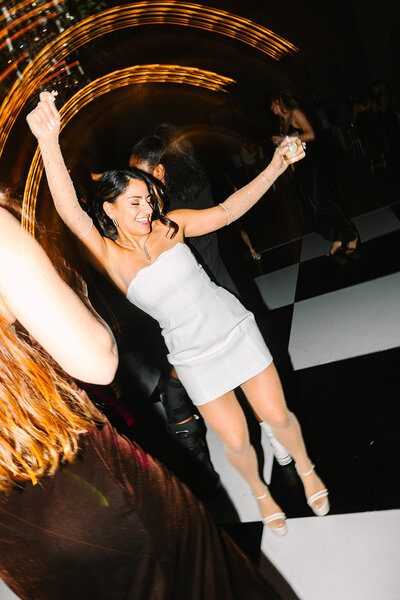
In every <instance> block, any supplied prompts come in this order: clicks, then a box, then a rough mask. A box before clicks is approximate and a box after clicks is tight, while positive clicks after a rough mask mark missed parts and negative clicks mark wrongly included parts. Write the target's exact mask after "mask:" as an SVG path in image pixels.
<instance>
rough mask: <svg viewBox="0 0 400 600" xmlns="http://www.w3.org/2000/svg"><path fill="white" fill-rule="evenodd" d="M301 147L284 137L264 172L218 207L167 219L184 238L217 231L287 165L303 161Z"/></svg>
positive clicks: (180, 212)
mask: <svg viewBox="0 0 400 600" xmlns="http://www.w3.org/2000/svg"><path fill="white" fill-rule="evenodd" d="M304 156H305V153H304V147H303V144H302V143H301V142H300V140H299V139H298V138H287V140H285V142H284V143H282V144H281V145H280V146H279V148H277V149H276V150H275V154H274V156H273V158H272V160H271V162H270V164H269V165H268V166H267V168H266V169H264V171H261V173H260V174H259V175H257V177H255V178H254V179H253V180H252V181H250V183H248V184H247V185H245V186H244V187H242V188H241V189H240V190H237V191H236V192H235V193H234V194H232V195H231V196H229V198H227V199H226V200H225V202H222V204H220V205H219V206H214V207H213V208H206V209H205V210H187V209H182V210H174V211H172V212H171V213H169V217H170V218H171V219H172V220H173V221H176V222H177V223H178V224H179V226H180V227H182V229H183V232H184V236H185V237H196V236H199V235H204V234H206V233H210V232H211V231H216V230H217V229H221V228H222V227H224V226H225V225H229V224H230V223H232V221H236V220H237V219H239V218H240V217H241V216H242V215H244V214H245V213H246V212H247V211H248V210H250V208H251V207H252V206H254V205H255V204H256V203H257V202H258V201H259V200H260V198H262V197H263V196H264V194H265V193H266V192H267V191H268V190H269V188H270V187H271V186H272V184H273V183H274V182H275V181H276V179H278V177H279V176H280V175H281V174H282V173H283V172H284V171H285V170H286V169H287V167H288V165H289V164H290V163H294V162H297V161H298V160H301V159H302V158H304Z"/></svg>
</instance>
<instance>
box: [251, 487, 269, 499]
mask: <svg viewBox="0 0 400 600" xmlns="http://www.w3.org/2000/svg"><path fill="white" fill-rule="evenodd" d="M264 490H265V492H264V493H263V494H262V495H261V496H254V494H253V496H254V498H255V499H256V500H262V499H263V498H266V497H267V496H268V488H267V486H265V487H264Z"/></svg>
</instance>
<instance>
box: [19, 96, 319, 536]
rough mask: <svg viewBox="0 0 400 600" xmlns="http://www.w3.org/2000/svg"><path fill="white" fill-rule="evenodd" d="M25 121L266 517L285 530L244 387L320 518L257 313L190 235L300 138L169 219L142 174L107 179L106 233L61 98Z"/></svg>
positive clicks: (93, 252)
mask: <svg viewBox="0 0 400 600" xmlns="http://www.w3.org/2000/svg"><path fill="white" fill-rule="evenodd" d="M27 120H28V124H29V126H30V128H31V131H32V133H33V134H34V135H35V136H36V138H37V139H38V142H39V146H40V149H41V153H42V157H43V161H44V166H45V170H46V175H47V180H48V183H49V187H50V191H51V193H52V196H53V199H54V204H55V207H56V210H57V212H58V214H59V215H60V217H61V218H62V220H63V221H64V223H65V224H66V225H67V226H68V227H69V229H70V230H71V231H72V232H73V233H74V234H75V235H76V236H77V238H78V239H79V240H80V242H81V245H82V247H83V249H84V252H85V254H86V256H87V258H88V260H90V261H91V263H92V264H93V265H94V266H95V267H96V268H97V269H98V270H99V271H100V272H102V273H103V274H105V275H107V276H108V278H109V279H110V280H111V281H112V282H113V283H114V285H116V287H117V288H119V289H120V290H121V292H122V293H123V294H124V295H126V296H127V297H128V299H129V300H130V301H131V302H133V303H134V304H136V305H137V306H139V307H140V308H142V309H143V310H145V311H146V312H147V313H149V314H150V315H151V316H153V317H154V318H155V319H157V320H158V321H159V323H160V326H161V328H162V333H163V335H164V337H165V341H166V344H167V347H168V350H169V355H168V358H169V360H170V362H171V364H172V365H173V366H174V367H175V369H176V371H177V373H178V376H179V378H180V380H181V381H182V383H183V385H184V386H185V387H186V388H187V391H188V394H189V396H190V397H191V399H192V401H193V402H194V403H195V404H196V405H197V407H198V409H199V411H200V413H201V414H202V416H203V417H204V419H205V421H206V422H207V423H208V424H209V425H210V426H211V427H212V428H213V429H214V430H215V431H216V433H217V434H218V435H219V436H220V437H221V439H222V440H223V442H224V445H225V452H226V455H227V458H228V460H229V461H230V463H231V464H232V465H233V466H234V467H236V469H237V470H238V471H239V472H240V473H241V475H242V476H243V477H244V478H245V480H246V481H247V482H248V484H249V485H250V487H251V490H252V492H253V494H254V496H255V498H256V499H257V501H258V503H259V509H260V512H261V517H262V521H263V523H264V524H266V525H268V526H269V527H270V529H271V530H272V531H273V532H274V533H276V534H278V535H284V534H285V533H286V527H285V515H284V513H283V512H282V511H281V509H280V507H279V506H278V505H277V503H276V502H275V501H274V500H273V498H272V496H271V495H270V493H269V491H268V488H267V487H266V486H265V484H264V482H263V481H262V480H261V478H260V476H259V473H258V464H257V458H256V453H255V450H254V448H253V446H252V445H251V444H250V440H249V433H248V429H247V424H246V420H245V417H244V414H243V412H242V409H241V408H240V406H239V404H238V402H237V400H236V397H235V395H234V392H233V390H234V388H235V387H237V386H238V385H240V386H241V387H242V390H243V392H244V393H245V395H246V397H247V399H248V401H249V402H250V404H251V405H252V407H253V409H254V410H255V412H256V413H257V414H258V415H260V417H261V418H262V419H263V420H264V421H266V422H267V423H269V424H270V426H271V427H272V429H273V431H274V434H275V436H276V438H277V439H278V441H279V442H281V443H282V444H283V445H284V446H285V447H286V448H287V449H288V450H289V452H290V454H291V455H292V456H293V458H294V460H295V462H296V467H297V471H298V473H299V476H300V477H301V479H302V482H303V485H304V489H305V495H306V498H307V501H308V504H309V506H310V507H311V509H312V510H313V511H314V513H315V514H317V515H319V516H323V515H325V514H327V512H328V511H329V501H328V497H327V496H328V492H327V490H326V488H325V486H324V484H323V482H322V481H321V479H320V478H319V477H318V475H317V474H316V472H315V470H314V465H313V464H312V462H311V460H310V458H309V457H308V455H307V451H306V448H305V445H304V441H303V438H302V434H301V430H300V426H299V424H298V421H297V419H296V417H295V416H294V414H293V413H291V412H290V411H289V410H288V408H287V406H286V403H285V399H284V395H283V391H282V386H281V383H280V380H279V377H278V374H277V372H276V369H275V367H274V365H273V362H272V357H271V355H270V353H269V351H268V348H267V347H266V346H265V343H264V341H263V338H262V336H261V334H260V332H259V331H258V329H257V326H256V325H255V322H254V317H253V315H252V314H251V313H249V312H248V311H247V310H245V309H244V307H243V306H242V305H241V304H240V302H239V301H238V300H237V299H236V298H235V297H234V296H233V295H232V294H230V293H229V292H227V291H226V290H224V289H223V288H220V287H218V286H216V285H215V284H213V283H212V282H211V281H210V279H209V278H208V276H207V275H206V274H205V272H204V271H203V269H202V268H201V267H200V265H198V263H197V261H196V260H195V258H194V256H193V255H192V253H191V252H190V250H189V248H188V247H187V246H186V245H185V243H184V240H185V237H196V236H200V235H204V234H206V233H209V232H211V231H216V230H218V229H220V228H222V227H224V226H226V225H227V224H229V223H230V222H232V221H233V220H235V219H238V218H239V217H241V216H242V215H243V214H244V213H245V212H246V211H247V210H249V209H250V208H251V207H252V206H253V205H254V204H255V203H256V202H257V201H258V200H259V199H260V198H261V197H262V196H263V195H264V194H265V193H266V191H267V190H268V189H269V188H270V187H271V185H272V184H273V183H274V181H275V180H276V179H277V178H278V177H279V175H281V173H283V172H284V171H285V169H286V168H287V166H288V164H289V163H293V162H296V161H297V160H300V159H301V158H303V157H304V149H303V146H302V144H301V143H300V141H299V140H297V142H296V140H294V139H292V138H290V139H289V140H288V145H284V146H280V148H279V149H277V150H276V152H275V154H274V156H273V158H272V161H271V163H270V164H269V165H268V166H267V168H266V169H265V170H264V171H262V172H261V173H260V174H259V175H258V176H257V177H256V178H255V179H253V181H251V182H250V183H249V184H248V185H246V186H245V187H244V188H242V189H240V190H238V191H237V192H235V193H234V194H233V195H232V196H230V197H229V198H228V199H227V200H225V202H224V203H223V204H221V205H220V206H216V207H213V208H209V209H205V210H188V209H181V210H175V211H172V212H170V213H169V214H168V215H163V214H162V201H161V196H160V192H159V188H158V186H157V183H156V182H155V180H154V179H153V178H151V176H149V175H148V174H146V173H143V172H141V171H139V170H135V169H131V170H129V171H111V172H107V173H105V174H103V176H102V178H101V180H100V181H99V182H98V185H97V189H96V193H95V198H94V216H95V218H96V221H97V224H98V226H99V228H100V229H101V230H102V233H100V231H99V230H98V229H97V228H96V227H93V221H92V219H91V218H90V217H89V215H88V214H87V213H86V212H85V211H84V210H83V209H82V208H81V207H80V205H79V203H78V200H77V197H76V193H75V190H74V187H73V184H72V182H71V179H70V177H69V175H68V171H67V169H66V166H65V164H64V160H63V157H62V154H61V150H60V147H59V145H58V135H59V123H60V118H59V114H58V111H57V109H56V107H55V103H54V94H50V93H48V92H44V93H42V94H41V95H40V102H39V104H38V106H37V107H36V108H35V109H34V110H33V111H32V112H31V113H30V114H29V115H28V117H27Z"/></svg>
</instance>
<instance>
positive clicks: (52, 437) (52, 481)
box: [0, 202, 281, 600]
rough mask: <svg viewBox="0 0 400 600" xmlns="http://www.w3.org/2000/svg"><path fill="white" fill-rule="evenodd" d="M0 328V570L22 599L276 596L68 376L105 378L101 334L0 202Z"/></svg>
mask: <svg viewBox="0 0 400 600" xmlns="http://www.w3.org/2000/svg"><path fill="white" fill-rule="evenodd" d="M3 203H4V202H3ZM28 293H29V302H27V301H26V297H27V294H28ZM0 330H1V342H0V406H1V410H0V529H1V536H0V576H1V578H2V579H3V580H4V581H5V582H6V583H7V585H9V586H10V588H11V589H12V590H13V591H14V592H15V593H16V594H17V595H18V596H19V597H20V598H21V599H22V600H33V599H40V600H55V599H57V600H64V599H65V600H67V599H71V598H73V599H74V600H75V599H78V600H79V599H82V600H88V599H91V598H93V599H94V598H96V600H102V599H103V600H111V599H112V600H118V599H121V600H122V599H128V598H131V599H132V600H133V599H135V600H174V599H175V600H181V599H184V598H190V599H191V600H196V599H199V600H200V599H202V600H210V599H211V600H212V599H214V600H220V599H222V598H223V599H224V600H226V599H232V600H233V599H238V600H239V599H241V598H246V599H249V600H252V599H263V600H268V599H269V600H279V598H281V596H280V595H279V594H277V593H276V592H275V591H274V590H273V589H272V587H271V586H270V585H269V583H267V582H266V580H265V579H264V578H263V577H262V576H261V575H260V574H259V573H258V571H257V570H256V569H255V568H254V567H253V566H252V565H251V564H250V563H249V561H248V560H247V559H246V558H245V556H244V555H242V554H241V552H240V551H239V550H238V549H237V548H236V546H234V544H233V543H232V542H231V541H230V539H229V538H228V537H227V536H226V535H225V534H224V533H223V532H221V531H219V530H218V529H217V528H216V526H215V525H214V524H213V523H212V522H211V521H210V519H209V518H208V517H207V515H206V514H205V511H204V509H203V507H202V505H201V504H200V503H199V502H198V501H197V500H196V498H195V497H194V496H193V495H192V494H191V493H190V492H189V490H188V489H187V488H186V487H185V486H183V485H182V484H181V483H180V482H179V481H178V480H177V479H176V478H175V477H174V476H172V475H171V474H170V473H169V472H168V471H167V470H166V469H164V468H163V467H162V466H161V465H160V464H158V463H157V462H156V461H154V460H153V459H152V458H151V457H150V456H149V455H147V454H146V453H144V452H143V451H142V450H141V449H140V448H139V447H138V446H137V445H135V444H133V443H131V442H129V441H128V440H126V439H125V438H123V437H121V436H119V435H118V434H117V433H116V431H115V430H114V429H113V428H112V427H111V425H110V424H109V423H108V422H107V421H106V419H105V418H104V416H103V415H101V414H100V413H99V412H98V411H97V409H96V408H95V407H94V405H93V404H92V403H91V402H90V400H89V399H88V397H87V396H86V395H85V394H84V393H83V392H81V391H80V390H79V389H78V388H77V387H76V385H75V384H74V382H73V380H72V379H71V377H73V378H77V379H80V380H84V381H87V382H89V383H98V384H106V383H109V382H110V381H111V380H112V379H113V376H114V373H115V370H116V367H117V355H116V350H115V344H114V339H113V336H112V334H111V333H110V331H109V329H108V327H107V326H106V325H105V324H104V323H103V322H102V321H101V320H100V319H99V318H98V316H97V315H96V314H94V313H93V312H92V311H91V310H90V307H89V309H88V308H86V306H85V305H84V304H83V303H82V302H81V301H80V299H79V298H78V296H77V295H76V294H75V293H74V292H73V291H72V290H71V289H70V288H69V287H68V286H67V285H66V284H65V282H64V281H63V280H62V279H61V278H60V276H59V275H58V274H57V272H56V271H55V269H54V268H53V266H52V264H51V262H50V261H49V259H48V258H47V256H46V254H45V253H44V251H43V250H42V248H41V247H40V246H39V245H38V244H37V242H35V240H34V239H33V238H32V237H31V236H29V235H28V234H27V233H25V232H24V231H23V230H22V229H21V227H20V225H19V223H18V222H17V220H16V219H15V218H14V217H13V216H11V215H10V214H9V212H7V211H6V210H5V209H4V208H3V207H0ZM33 338H34V339H35V341H33ZM39 344H40V345H39Z"/></svg>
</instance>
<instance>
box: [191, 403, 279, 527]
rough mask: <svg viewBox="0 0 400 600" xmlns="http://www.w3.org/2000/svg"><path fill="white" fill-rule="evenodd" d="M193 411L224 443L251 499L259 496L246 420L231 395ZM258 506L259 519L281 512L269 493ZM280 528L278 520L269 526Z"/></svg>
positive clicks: (261, 486) (261, 487) (263, 488)
mask: <svg viewBox="0 0 400 600" xmlns="http://www.w3.org/2000/svg"><path fill="white" fill-rule="evenodd" d="M197 408H198V410H199V412H200V413H201V415H202V417H203V418H204V420H205V421H206V423H208V425H210V427H212V428H213V429H214V431H215V432H216V434H217V435H218V436H219V437H220V438H221V439H222V441H223V442H224V446H225V454H226V457H227V459H228V460H229V462H230V463H231V465H232V466H233V467H235V468H236V469H237V470H238V471H239V473H240V474H241V475H242V477H243V478H244V479H245V480H246V481H247V483H248V484H249V485H250V487H251V490H252V492H253V494H254V496H262V495H263V494H264V493H265V491H266V486H265V484H264V482H263V481H262V480H261V478H260V475H259V473H258V462H257V456H256V453H255V450H254V448H253V446H252V445H251V444H250V438H249V431H248V428H247V422H246V418H245V416H244V413H243V411H242V409H241V407H240V404H239V402H238V401H237V399H236V396H235V394H234V392H228V393H227V394H224V395H223V396H220V397H219V398H217V399H216V400H213V401H211V402H208V403H207V404H202V405H200V406H198V407H197ZM258 503H259V507H260V512H261V515H262V517H267V516H269V515H271V514H273V513H276V512H281V508H280V507H279V506H278V504H277V503H276V502H275V501H274V500H273V498H272V496H271V495H270V494H269V493H267V495H266V496H265V498H262V499H261V500H258ZM283 525H284V520H283V519H282V518H279V519H276V520H274V521H273V522H272V523H270V526H272V528H280V527H283Z"/></svg>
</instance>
